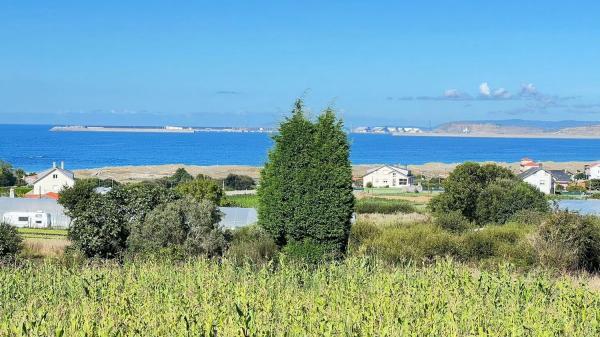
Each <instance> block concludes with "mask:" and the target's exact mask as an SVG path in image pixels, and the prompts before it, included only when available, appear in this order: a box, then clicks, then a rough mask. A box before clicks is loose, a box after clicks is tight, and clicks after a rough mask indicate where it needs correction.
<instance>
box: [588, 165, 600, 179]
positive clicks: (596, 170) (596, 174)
mask: <svg viewBox="0 0 600 337" xmlns="http://www.w3.org/2000/svg"><path fill="white" fill-rule="evenodd" d="M589 175H590V179H600V166H592V167H590V173H589Z"/></svg>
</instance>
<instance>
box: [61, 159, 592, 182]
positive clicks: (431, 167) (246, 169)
mask: <svg viewBox="0 0 600 337" xmlns="http://www.w3.org/2000/svg"><path fill="white" fill-rule="evenodd" d="M592 162H593V161H591V162H587V161H586V162H582V161H566V162H554V161H546V162H542V164H543V166H544V167H545V168H548V169H551V170H568V171H570V172H572V173H575V172H577V171H578V170H579V171H582V170H583V168H584V165H586V164H590V163H592ZM481 163H496V164H498V165H501V166H504V167H507V168H509V169H511V170H512V171H514V172H518V170H519V163H518V162H515V163H506V162H492V161H489V162H481ZM459 164H461V163H439V162H429V163H425V164H420V165H408V168H409V169H410V170H412V171H413V174H415V175H417V174H423V175H425V176H427V177H430V178H431V177H445V176H447V175H448V174H449V173H450V172H451V171H452V170H453V169H454V168H455V167H456V166H457V165H459ZM380 165H382V164H361V165H352V175H353V176H355V177H360V176H363V175H364V174H365V173H366V172H367V170H369V169H371V168H374V167H377V166H380ZM178 168H184V169H186V170H187V171H188V172H189V173H190V174H192V175H193V176H196V175H198V174H205V175H208V176H211V177H213V178H217V179H223V178H225V177H226V176H227V175H228V174H230V173H231V174H240V175H247V176H250V177H252V178H254V179H258V178H259V177H260V170H261V169H262V167H261V166H249V165H209V166H200V165H185V164H165V165H140V166H111V167H101V168H92V169H79V170H73V171H74V172H75V177H77V178H100V179H114V180H117V181H120V182H138V181H144V180H150V179H158V178H162V177H167V176H170V175H172V174H173V173H175V171H176V170H177V169H178Z"/></svg>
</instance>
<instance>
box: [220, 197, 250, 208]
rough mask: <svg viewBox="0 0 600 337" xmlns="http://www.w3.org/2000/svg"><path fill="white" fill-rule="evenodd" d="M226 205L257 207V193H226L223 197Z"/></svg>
mask: <svg viewBox="0 0 600 337" xmlns="http://www.w3.org/2000/svg"><path fill="white" fill-rule="evenodd" d="M225 202H226V205H227V206H230V207H244V208H257V207H258V195H256V194H242V195H228V196H227V197H226V198H225Z"/></svg>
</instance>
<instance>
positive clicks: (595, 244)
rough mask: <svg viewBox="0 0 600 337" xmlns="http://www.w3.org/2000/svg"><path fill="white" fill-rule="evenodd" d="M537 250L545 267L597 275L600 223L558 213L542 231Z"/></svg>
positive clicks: (599, 263)
mask: <svg viewBox="0 0 600 337" xmlns="http://www.w3.org/2000/svg"><path fill="white" fill-rule="evenodd" d="M535 247H536V250H537V254H538V257H539V260H540V263H541V264H542V265H544V266H547V267H551V268H555V269H558V270H569V271H574V270H580V269H584V270H587V271H590V272H596V271H598V270H599V269H600V226H599V224H598V219H597V218H595V217H592V216H584V215H579V214H577V213H571V212H568V211H558V212H556V213H554V214H552V215H551V216H550V218H549V219H548V221H546V222H544V223H543V224H542V225H541V226H540V227H539V229H538V232H537V236H536V239H535Z"/></svg>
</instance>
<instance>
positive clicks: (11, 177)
mask: <svg viewBox="0 0 600 337" xmlns="http://www.w3.org/2000/svg"><path fill="white" fill-rule="evenodd" d="M16 183H17V177H16V176H15V174H14V172H13V169H12V165H10V164H9V163H7V162H5V161H2V160H0V187H2V186H14V185H15V184H16Z"/></svg>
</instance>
